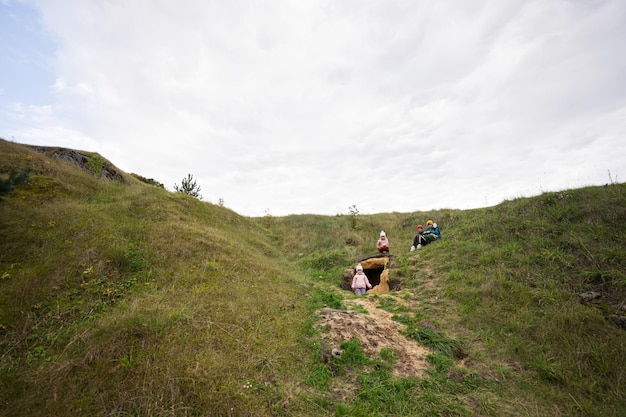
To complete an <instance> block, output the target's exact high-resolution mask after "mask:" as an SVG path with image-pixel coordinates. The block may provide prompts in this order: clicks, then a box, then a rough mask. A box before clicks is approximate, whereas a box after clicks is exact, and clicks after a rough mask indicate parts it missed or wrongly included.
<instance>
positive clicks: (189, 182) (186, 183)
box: [174, 174, 202, 200]
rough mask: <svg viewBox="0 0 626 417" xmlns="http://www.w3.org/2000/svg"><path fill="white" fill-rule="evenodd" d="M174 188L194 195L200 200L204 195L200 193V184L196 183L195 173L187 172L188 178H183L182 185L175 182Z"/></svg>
mask: <svg viewBox="0 0 626 417" xmlns="http://www.w3.org/2000/svg"><path fill="white" fill-rule="evenodd" d="M174 190H176V191H177V192H179V193H184V194H189V195H191V196H194V197H196V198H197V199H198V200H202V195H200V186H199V185H198V184H197V183H196V180H194V179H193V175H191V174H187V178H183V180H182V181H181V184H180V187H179V186H178V184H174Z"/></svg>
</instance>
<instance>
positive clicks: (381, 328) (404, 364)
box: [319, 296, 430, 377]
mask: <svg viewBox="0 0 626 417" xmlns="http://www.w3.org/2000/svg"><path fill="white" fill-rule="evenodd" d="M344 302H345V304H346V305H347V306H348V308H352V309H354V308H359V307H361V308H362V309H365V310H367V312H368V313H361V312H357V311H353V310H335V309H332V308H324V309H322V310H321V311H320V313H319V314H320V317H321V318H322V320H323V326H324V327H325V328H326V330H327V331H326V332H325V333H324V334H323V335H322V337H324V339H325V340H326V342H327V343H328V344H329V345H330V346H331V348H333V349H338V348H339V346H340V345H341V343H342V342H344V341H348V340H350V339H352V338H357V339H358V340H359V341H360V342H361V347H362V348H363V350H364V352H365V355H366V356H367V357H368V358H370V359H373V358H376V357H379V355H380V351H381V349H383V348H391V349H394V350H395V351H396V352H397V354H398V360H397V361H396V363H395V364H394V375H395V376H399V377H413V376H420V377H421V376H424V370H425V369H427V368H428V363H427V362H426V355H428V354H429V353H430V351H429V350H428V349H426V348H425V347H423V346H420V345H419V344H418V343H417V342H415V341H412V340H408V339H407V338H406V337H404V336H403V335H402V334H400V330H402V329H403V328H404V325H402V324H400V323H398V322H395V321H393V320H392V316H393V315H392V314H391V313H389V312H387V311H385V310H383V309H381V308H378V300H377V299H374V298H370V297H367V296H365V297H359V298H356V299H349V300H345V301H344Z"/></svg>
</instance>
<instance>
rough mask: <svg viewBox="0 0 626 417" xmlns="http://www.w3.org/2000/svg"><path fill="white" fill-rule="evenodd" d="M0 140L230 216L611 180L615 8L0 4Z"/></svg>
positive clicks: (479, 203)
mask: <svg viewBox="0 0 626 417" xmlns="http://www.w3.org/2000/svg"><path fill="white" fill-rule="evenodd" d="M0 52H1V55H0V137H3V138H5V139H7V140H12V141H15V142H19V143H26V144H38V145H47V146H62V147H69V148H74V149H80V150H84V151H90V152H98V153H100V154H101V155H102V156H104V157H105V158H107V159H109V160H110V161H111V162H113V163H114V164H115V165H116V166H118V167H119V168H120V169H122V170H124V171H126V172H129V173H130V172H132V173H137V174H140V175H142V176H144V177H147V178H153V179H155V180H157V181H159V182H161V183H163V184H164V185H165V186H166V188H168V189H170V190H173V188H174V184H180V183H181V180H182V179H183V178H184V177H186V176H187V174H192V175H193V177H194V178H195V179H196V181H197V183H198V185H200V187H201V194H202V195H203V200H205V201H208V202H212V203H218V202H219V201H220V200H222V201H223V203H224V205H225V206H226V207H229V208H231V209H233V210H234V211H236V212H237V213H239V214H242V215H246V216H262V215H266V214H271V215H285V214H302V213H315V214H328V215H334V214H339V213H343V214H347V213H348V207H349V206H351V205H356V206H357V208H358V209H359V210H360V212H361V213H382V212H392V211H396V212H413V211H421V210H431V209H443V208H450V209H454V208H458V209H468V208H476V207H485V206H492V205H495V204H498V203H500V202H502V201H503V200H505V199H513V198H517V197H526V196H532V195H537V194H540V193H541V192H544V191H558V190H563V189H567V188H578V187H582V186H586V185H600V184H605V183H607V182H611V181H616V182H624V178H625V177H626V1H623V0H576V1H570V0H537V1H532V0H528V1H514V0H493V1H480V0H472V1H467V0H439V1H432V0H428V1H421V0H388V1H381V0H346V1H339V0H334V1H331V0H297V1H290V0H276V1H273V0H266V1H259V0H229V1H222V0H181V1H166V0H74V1H71V0H24V1H20V0H0Z"/></svg>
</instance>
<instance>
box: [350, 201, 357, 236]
mask: <svg viewBox="0 0 626 417" xmlns="http://www.w3.org/2000/svg"><path fill="white" fill-rule="evenodd" d="M348 213H350V222H351V223H352V228H353V229H354V230H357V229H358V228H359V225H358V223H357V220H356V216H358V215H359V209H358V208H357V207H356V204H353V205H351V206H350V207H348Z"/></svg>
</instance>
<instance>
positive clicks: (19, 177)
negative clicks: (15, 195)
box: [0, 168, 31, 198]
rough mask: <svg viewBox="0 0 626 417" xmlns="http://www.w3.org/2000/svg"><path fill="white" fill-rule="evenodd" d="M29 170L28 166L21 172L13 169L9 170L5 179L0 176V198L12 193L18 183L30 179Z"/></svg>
mask: <svg viewBox="0 0 626 417" xmlns="http://www.w3.org/2000/svg"><path fill="white" fill-rule="evenodd" d="M30 171H31V169H30V168H26V169H24V170H23V171H22V172H19V171H17V170H14V169H13V170H11V172H9V178H7V179H6V180H3V179H1V178H0V198H1V196H3V195H7V194H10V193H12V192H13V191H14V190H15V187H17V186H18V185H21V184H24V183H26V182H28V181H30Z"/></svg>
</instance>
